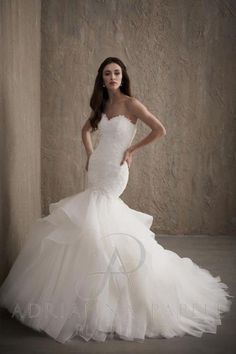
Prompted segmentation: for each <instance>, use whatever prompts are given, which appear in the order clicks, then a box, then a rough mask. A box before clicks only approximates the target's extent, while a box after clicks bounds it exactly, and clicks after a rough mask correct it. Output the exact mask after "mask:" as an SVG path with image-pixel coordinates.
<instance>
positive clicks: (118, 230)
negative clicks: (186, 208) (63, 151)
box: [0, 188, 232, 343]
mask: <svg viewBox="0 0 236 354" xmlns="http://www.w3.org/2000/svg"><path fill="white" fill-rule="evenodd" d="M152 222H153V217H152V216H151V215H148V214H145V213H142V212H139V211H136V210H134V209H131V208H129V207H128V206H127V205H126V204H125V203H124V202H123V201H122V199H120V198H119V197H118V198H117V197H113V196H111V195H109V194H107V193H105V192H104V193H102V192H101V191H98V190H96V189H93V188H88V189H87V190H85V191H84V192H81V193H78V194H75V195H73V196H70V197H67V198H64V199H61V200H60V201H59V202H57V203H52V204H50V214H49V215H48V216H46V217H43V218H39V219H37V220H36V222H35V223H34V224H33V225H32V226H31V229H30V231H29V235H28V238H27V242H26V243H25V245H24V247H23V249H22V250H21V252H20V253H19V255H18V257H17V259H16V261H15V263H14V264H13V267H12V268H11V270H10V272H9V274H8V277H7V278H6V279H5V281H4V283H3V285H2V287H1V288H0V305H1V306H2V307H5V308H7V309H8V310H9V311H10V312H11V313H12V314H13V316H15V317H16V318H17V319H19V320H20V321H21V322H22V323H24V324H25V325H27V326H29V327H31V328H34V329H35V330H37V331H43V332H45V333H47V334H48V335H49V336H51V337H52V338H54V339H55V340H57V341H58V342H60V343H65V342H66V341H67V340H69V339H71V338H73V337H74V336H76V335H78V336H80V337H82V338H84V340H86V341H89V340H90V339H94V340H97V341H105V340H106V339H107V338H112V337H113V336H114V334H115V333H116V334H117V335H118V336H119V337H120V338H121V339H124V340H131V341H132V340H135V341H140V342H142V341H144V339H145V337H165V338H171V337H173V336H182V335H184V334H185V333H187V334H190V335H193V336H201V335H202V334H203V332H209V333H216V329H217V325H220V324H221V315H222V314H223V313H224V312H226V311H229V309H230V306H231V300H230V298H232V296H231V295H229V294H228V292H227V285H226V284H224V283H222V282H221V279H220V277H219V276H217V277H213V276H212V275H211V274H210V272H209V271H208V270H206V269H203V268H201V267H199V266H198V265H197V264H195V263H194V262H192V260H191V259H189V258H181V257H179V256H178V255H177V254H176V253H175V252H172V251H169V250H166V249H164V248H163V247H162V246H161V245H160V244H159V243H158V242H157V240H156V239H155V234H154V233H153V232H152V231H151V230H150V227H151V225H152Z"/></svg>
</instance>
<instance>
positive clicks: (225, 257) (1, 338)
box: [0, 235, 236, 354]
mask: <svg viewBox="0 0 236 354" xmlns="http://www.w3.org/2000/svg"><path fill="white" fill-rule="evenodd" d="M157 240H158V242H159V243H160V244H161V245H162V246H164V247H165V248H168V249H170V250H172V251H174V252H176V253H178V254H179V255H180V256H182V257H189V258H191V259H192V260H193V261H194V262H196V263H197V264H198V265H199V266H201V267H204V268H207V269H208V270H209V271H210V272H211V273H212V274H213V275H215V276H216V275H220V277H221V279H222V281H223V282H224V283H226V284H227V285H228V286H229V289H228V290H229V292H230V294H231V295H234V296H235V293H236V276H235V275H236V237H230V236H215V237H213V236H202V235H201V236H187V235H184V236H164V235H159V236H158V239H157ZM0 353H2V354H13V353H14V354H15V353H24V354H28V353H29V354H36V353H41V354H49V353H53V354H62V353H63V354H64V353H65V354H72V353H73V354H79V353H83V354H86V353H96V354H99V353H102V354H106V353H113V354H115V353H117V354H118V353H119V354H120V353H137V354H138V353H142V354H146V353H150V354H151V353H157V354H164V353H166V354H172V353H173V354H195V353H196V354H203V353H204V354H206V353H207V354H208V353H209V354H221V353H222V354H223V353H224V354H234V353H236V305H235V301H233V305H232V307H231V311H230V312H228V313H226V314H225V315H224V318H223V319H222V325H221V326H219V327H218V330H217V334H207V333H204V334H203V336H202V337H201V338H198V337H192V336H189V335H185V336H184V337H175V338H171V339H146V340H145V342H144V343H138V342H127V341H124V340H120V339H110V340H107V341H106V342H103V343H98V342H95V341H89V342H86V341H84V340H83V339H81V338H78V337H77V338H76V337H75V338H74V339H72V340H71V341H69V342H67V343H66V344H60V343H58V342H56V341H54V340H53V339H51V338H50V337H48V336H47V335H44V334H42V333H38V332H36V331H34V330H32V329H31V328H28V327H26V326H24V325H22V324H21V323H20V322H19V321H17V320H15V319H13V318H11V314H9V313H8V312H7V311H6V310H3V309H2V310H1V311H0Z"/></svg>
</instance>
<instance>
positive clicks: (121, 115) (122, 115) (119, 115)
mask: <svg viewBox="0 0 236 354" xmlns="http://www.w3.org/2000/svg"><path fill="white" fill-rule="evenodd" d="M102 114H103V115H104V116H105V117H106V118H107V120H108V121H110V120H112V119H114V118H118V117H124V118H125V119H127V120H128V121H129V122H130V124H132V125H133V126H134V127H135V126H136V125H137V123H132V122H131V120H130V119H129V118H128V117H126V116H125V115H124V114H118V115H116V116H114V117H112V118H108V116H107V115H106V113H102Z"/></svg>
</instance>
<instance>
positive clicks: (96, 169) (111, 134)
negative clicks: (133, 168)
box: [88, 113, 137, 196]
mask: <svg viewBox="0 0 236 354" xmlns="http://www.w3.org/2000/svg"><path fill="white" fill-rule="evenodd" d="M99 129H100V132H101V135H100V139H99V143H98V145H97V147H96V148H95V149H94V151H93V153H92V155H91V156H90V159H89V167H88V186H89V187H90V188H92V187H93V188H96V189H99V190H100V191H101V190H103V191H107V192H109V194H110V195H116V196H119V195H120V194H121V193H122V192H123V191H124V189H125V187H126V185H127V182H128V175H129V169H128V165H127V163H126V162H125V163H124V164H123V165H120V163H121V160H122V158H123V155H124V152H125V150H126V149H127V148H128V147H129V146H130V145H131V143H132V140H133V138H134V136H135V133H136V130H137V125H136V124H134V123H132V122H131V121H130V120H129V119H128V118H127V117H126V116H124V115H117V116H115V117H113V118H111V119H108V118H107V116H106V114H105V113H103V114H102V119H101V121H100V123H99Z"/></svg>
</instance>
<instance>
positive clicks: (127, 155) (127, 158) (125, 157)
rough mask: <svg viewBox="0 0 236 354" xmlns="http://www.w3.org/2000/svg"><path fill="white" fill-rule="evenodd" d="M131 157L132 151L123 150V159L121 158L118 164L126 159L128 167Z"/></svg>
mask: <svg viewBox="0 0 236 354" xmlns="http://www.w3.org/2000/svg"><path fill="white" fill-rule="evenodd" d="M132 158H133V153H132V152H131V151H130V150H129V149H127V150H125V152H124V156H123V159H122V161H121V163H120V165H123V163H124V162H125V161H126V162H127V165H128V167H129V168H130V166H131V163H132Z"/></svg>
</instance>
